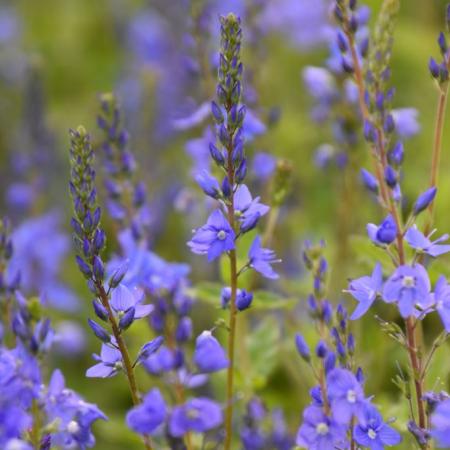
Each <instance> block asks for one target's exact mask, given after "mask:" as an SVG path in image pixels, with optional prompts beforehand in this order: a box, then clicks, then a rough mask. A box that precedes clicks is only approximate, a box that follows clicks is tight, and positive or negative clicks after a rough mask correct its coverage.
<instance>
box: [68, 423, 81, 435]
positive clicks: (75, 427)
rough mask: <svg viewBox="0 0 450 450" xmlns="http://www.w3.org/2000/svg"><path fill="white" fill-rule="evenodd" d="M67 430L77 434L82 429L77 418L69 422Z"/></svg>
mask: <svg viewBox="0 0 450 450" xmlns="http://www.w3.org/2000/svg"><path fill="white" fill-rule="evenodd" d="M67 431H68V432H69V433H70V434H76V433H78V432H79V431H80V425H78V422H76V421H75V420H71V421H70V422H69V423H68V424H67Z"/></svg>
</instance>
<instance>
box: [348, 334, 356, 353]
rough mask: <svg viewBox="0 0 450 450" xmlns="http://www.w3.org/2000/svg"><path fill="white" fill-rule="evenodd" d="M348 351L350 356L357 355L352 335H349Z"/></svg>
mask: <svg viewBox="0 0 450 450" xmlns="http://www.w3.org/2000/svg"><path fill="white" fill-rule="evenodd" d="M347 350H348V353H349V354H350V356H352V355H353V354H354V353H355V337H354V336H353V334H352V333H349V335H348V338H347Z"/></svg>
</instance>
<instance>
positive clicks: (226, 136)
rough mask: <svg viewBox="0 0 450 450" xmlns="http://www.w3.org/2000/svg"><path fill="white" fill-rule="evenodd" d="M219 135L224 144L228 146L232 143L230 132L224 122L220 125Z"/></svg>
mask: <svg viewBox="0 0 450 450" xmlns="http://www.w3.org/2000/svg"><path fill="white" fill-rule="evenodd" d="M218 137H219V140H220V142H221V143H222V145H223V146H224V147H225V148H227V147H228V145H229V144H230V134H229V133H228V131H227V129H226V128H225V125H224V124H222V125H220V127H219V133H218Z"/></svg>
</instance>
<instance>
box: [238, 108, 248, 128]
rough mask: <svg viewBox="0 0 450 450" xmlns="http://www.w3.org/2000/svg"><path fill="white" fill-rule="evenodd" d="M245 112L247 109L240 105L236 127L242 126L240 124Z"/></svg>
mask: <svg viewBox="0 0 450 450" xmlns="http://www.w3.org/2000/svg"><path fill="white" fill-rule="evenodd" d="M246 112H247V108H246V106H245V105H242V106H241V107H240V108H239V111H238V117H237V124H238V126H242V122H244V118H245V113H246Z"/></svg>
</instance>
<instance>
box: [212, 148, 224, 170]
mask: <svg viewBox="0 0 450 450" xmlns="http://www.w3.org/2000/svg"><path fill="white" fill-rule="evenodd" d="M209 153H210V154H211V157H212V159H213V160H214V161H215V162H216V164H217V165H219V166H223V165H224V164H225V157H224V156H223V153H222V152H221V151H220V150H219V149H218V148H217V147H216V146H215V145H214V144H213V143H210V144H209Z"/></svg>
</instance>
